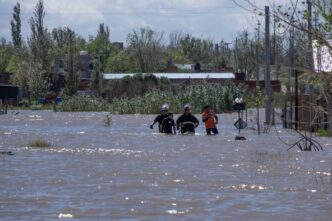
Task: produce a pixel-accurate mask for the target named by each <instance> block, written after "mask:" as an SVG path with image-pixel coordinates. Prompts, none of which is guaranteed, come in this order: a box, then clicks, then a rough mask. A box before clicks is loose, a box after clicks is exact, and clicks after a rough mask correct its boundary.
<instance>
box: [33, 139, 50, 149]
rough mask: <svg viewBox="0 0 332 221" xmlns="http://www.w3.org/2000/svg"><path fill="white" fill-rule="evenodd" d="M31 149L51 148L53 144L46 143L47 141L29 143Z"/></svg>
mask: <svg viewBox="0 0 332 221" xmlns="http://www.w3.org/2000/svg"><path fill="white" fill-rule="evenodd" d="M28 146H29V147H35V148H43V147H50V146H51V144H49V143H48V142H46V141H45V140H34V141H32V142H30V143H29V145H28Z"/></svg>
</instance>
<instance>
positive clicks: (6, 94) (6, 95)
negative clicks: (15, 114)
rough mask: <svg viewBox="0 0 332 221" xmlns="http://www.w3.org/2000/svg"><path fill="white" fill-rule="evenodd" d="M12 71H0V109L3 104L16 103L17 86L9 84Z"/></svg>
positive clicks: (0, 109)
mask: <svg viewBox="0 0 332 221" xmlns="http://www.w3.org/2000/svg"><path fill="white" fill-rule="evenodd" d="M11 76H12V73H8V72H2V73H0V103H1V104H2V105H1V107H0V111H2V109H3V107H4V106H5V105H16V104H17V99H18V87H16V86H15V85H13V84H11Z"/></svg>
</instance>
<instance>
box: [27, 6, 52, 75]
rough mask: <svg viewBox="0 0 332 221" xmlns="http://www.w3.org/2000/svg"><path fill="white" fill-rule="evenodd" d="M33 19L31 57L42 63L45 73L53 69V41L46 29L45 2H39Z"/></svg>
mask: <svg viewBox="0 0 332 221" xmlns="http://www.w3.org/2000/svg"><path fill="white" fill-rule="evenodd" d="M33 15H34V16H33V17H31V18H30V20H29V24H30V28H31V36H30V37H29V39H28V44H29V47H30V50H31V55H32V58H33V60H34V62H36V63H40V64H41V66H42V68H43V69H44V70H45V71H48V70H50V68H51V65H50V64H51V60H52V57H51V54H50V49H51V44H52V41H51V40H52V39H51V35H50V33H48V30H47V28H46V27H44V18H45V11H44V2H43V0H39V1H38V2H37V4H36V7H35V10H34V13H33Z"/></svg>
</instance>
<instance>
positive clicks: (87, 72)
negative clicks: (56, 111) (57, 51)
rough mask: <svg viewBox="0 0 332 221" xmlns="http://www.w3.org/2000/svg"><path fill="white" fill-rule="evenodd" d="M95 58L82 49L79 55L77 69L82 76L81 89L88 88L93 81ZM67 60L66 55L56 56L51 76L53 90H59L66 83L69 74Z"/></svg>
mask: <svg viewBox="0 0 332 221" xmlns="http://www.w3.org/2000/svg"><path fill="white" fill-rule="evenodd" d="M92 62H93V59H92V56H90V55H89V54H88V52H87V51H81V52H80V54H79V55H78V56H77V61H76V65H77V70H78V73H79V76H80V83H79V90H87V89H88V88H89V85H90V81H91V74H92V70H93V63H92ZM66 63H67V61H66V59H65V58H64V56H61V55H57V56H56V57H55V61H54V66H53V68H52V73H51V74H50V76H49V78H50V79H51V81H52V82H53V88H52V90H53V91H55V92H59V91H60V90H61V88H63V87H64V85H65V76H66V75H67V74H68V69H67V67H66V66H67V64H66Z"/></svg>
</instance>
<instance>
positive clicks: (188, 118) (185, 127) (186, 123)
mask: <svg viewBox="0 0 332 221" xmlns="http://www.w3.org/2000/svg"><path fill="white" fill-rule="evenodd" d="M198 125H199V121H198V120H197V118H196V117H195V116H194V115H192V114H191V112H190V106H189V104H186V105H185V106H184V113H183V114H182V115H181V116H180V117H179V118H178V119H177V120H176V126H177V129H178V130H179V129H180V128H181V134H187V133H188V134H194V133H195V128H196V127H197V126H198Z"/></svg>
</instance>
